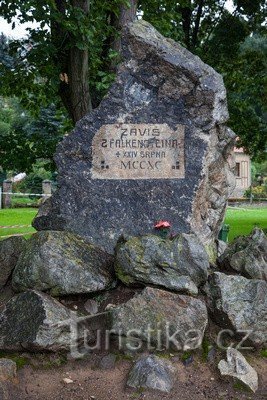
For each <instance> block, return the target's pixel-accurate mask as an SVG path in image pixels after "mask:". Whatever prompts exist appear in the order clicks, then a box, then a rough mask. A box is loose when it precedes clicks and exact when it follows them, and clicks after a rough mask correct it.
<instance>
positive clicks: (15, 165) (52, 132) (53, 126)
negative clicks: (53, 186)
mask: <svg viewBox="0 0 267 400" xmlns="http://www.w3.org/2000/svg"><path fill="white" fill-rule="evenodd" d="M1 102H2V107H3V108H2V110H1V112H0V152H1V154H2V157H1V166H2V168H3V169H4V170H12V171H14V172H22V171H25V172H28V171H31V170H32V168H33V165H34V164H35V163H36V162H37V160H39V159H43V160H45V164H46V169H47V170H54V169H55V165H54V161H53V154H54V153H55V149H56V146H57V144H58V142H59V141H60V140H61V139H62V137H63V135H64V131H65V130H66V128H67V127H68V125H66V117H65V115H64V113H63V112H62V111H58V110H57V109H56V107H55V105H50V106H49V107H47V108H44V109H41V110H40V113H39V116H38V117H36V118H33V117H32V116H31V115H30V114H29V113H28V112H27V111H25V110H24V109H23V108H22V107H21V106H20V105H19V103H18V101H16V100H15V99H3V98H0V103H1ZM67 121H68V120H67Z"/></svg>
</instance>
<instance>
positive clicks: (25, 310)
mask: <svg viewBox="0 0 267 400" xmlns="http://www.w3.org/2000/svg"><path fill="white" fill-rule="evenodd" d="M70 313H71V312H70V310H68V309H67V308H66V307H64V306H63V305H62V304H60V303H59V302H58V301H56V300H55V299H53V298H52V297H50V296H48V295H46V294H43V293H41V292H37V291H34V290H28V291H27V292H24V293H20V294H19V295H17V296H15V297H13V298H12V299H11V300H10V301H9V302H8V303H7V304H6V306H5V309H4V311H3V312H2V313H1V314H0V349H1V350H18V351H25V350H30V351H36V350H41V351H46V350H47V351H55V352H56V351H60V350H69V349H70V343H71V342H70V340H71V337H70V327H69V326H68V322H66V324H65V323H62V322H63V321H68V320H69V319H70V315H71V314H70Z"/></svg>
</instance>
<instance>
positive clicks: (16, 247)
mask: <svg viewBox="0 0 267 400" xmlns="http://www.w3.org/2000/svg"><path fill="white" fill-rule="evenodd" d="M25 245H26V239H24V238H23V237H16V236H15V237H10V238H8V239H5V240H1V241H0V290H1V288H3V287H4V286H5V284H6V283H7V280H8V278H9V277H10V275H11V273H12V271H13V269H14V268H15V266H16V263H17V261H18V258H19V256H20V254H21V252H22V251H23V249H24V248H25Z"/></svg>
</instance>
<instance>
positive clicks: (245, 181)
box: [231, 149, 251, 198]
mask: <svg viewBox="0 0 267 400" xmlns="http://www.w3.org/2000/svg"><path fill="white" fill-rule="evenodd" d="M238 150H239V151H238V152H235V162H236V171H235V179H236V187H235V190H234V191H233V193H232V195H231V197H236V198H238V197H243V195H244V192H245V191H246V190H247V189H248V188H249V187H250V185H251V165H250V157H249V156H248V155H246V154H244V153H243V152H240V149H238Z"/></svg>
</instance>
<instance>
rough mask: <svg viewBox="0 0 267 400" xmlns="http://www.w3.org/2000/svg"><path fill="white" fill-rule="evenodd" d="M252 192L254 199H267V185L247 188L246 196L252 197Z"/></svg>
mask: <svg viewBox="0 0 267 400" xmlns="http://www.w3.org/2000/svg"><path fill="white" fill-rule="evenodd" d="M251 193H252V198H253V199H267V185H263V186H254V187H252V188H250V189H247V190H246V191H245V193H244V196H245V197H247V198H250V196H251Z"/></svg>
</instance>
